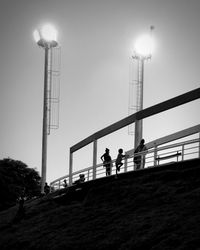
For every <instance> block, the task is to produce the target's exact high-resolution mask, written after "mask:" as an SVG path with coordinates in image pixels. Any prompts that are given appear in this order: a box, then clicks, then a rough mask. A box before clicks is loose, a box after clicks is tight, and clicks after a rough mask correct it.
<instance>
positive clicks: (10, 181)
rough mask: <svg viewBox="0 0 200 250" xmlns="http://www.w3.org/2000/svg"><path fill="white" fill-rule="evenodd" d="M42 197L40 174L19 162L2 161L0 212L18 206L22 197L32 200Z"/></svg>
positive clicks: (0, 162) (8, 159)
mask: <svg viewBox="0 0 200 250" xmlns="http://www.w3.org/2000/svg"><path fill="white" fill-rule="evenodd" d="M38 195H40V176H39V173H38V172H37V171H36V170H35V169H33V168H28V166H27V165H26V164H25V163H23V162H21V161H17V160H13V159H10V158H7V159H3V160H0V197H1V202H0V210H4V209H7V208H9V207H11V206H13V205H15V204H16V202H17V201H18V199H19V198H20V197H22V196H23V197H24V198H25V199H30V198H32V197H35V196H38Z"/></svg>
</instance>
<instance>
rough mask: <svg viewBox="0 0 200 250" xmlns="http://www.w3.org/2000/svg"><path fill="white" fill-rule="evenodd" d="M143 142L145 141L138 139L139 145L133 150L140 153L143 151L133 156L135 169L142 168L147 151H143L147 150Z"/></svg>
mask: <svg viewBox="0 0 200 250" xmlns="http://www.w3.org/2000/svg"><path fill="white" fill-rule="evenodd" d="M144 143H145V140H144V139H142V140H141V141H140V144H139V146H138V147H137V148H136V149H135V151H134V153H142V152H144V153H143V154H141V155H136V156H134V163H135V164H136V169H141V168H144V165H145V155H146V153H147V152H145V151H147V147H146V146H145V144H144Z"/></svg>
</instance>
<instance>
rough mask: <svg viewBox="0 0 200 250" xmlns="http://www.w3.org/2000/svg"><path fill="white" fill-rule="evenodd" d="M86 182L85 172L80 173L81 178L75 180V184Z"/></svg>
mask: <svg viewBox="0 0 200 250" xmlns="http://www.w3.org/2000/svg"><path fill="white" fill-rule="evenodd" d="M83 182H85V175H84V174H79V179H78V180H76V181H75V182H74V184H81V183H83Z"/></svg>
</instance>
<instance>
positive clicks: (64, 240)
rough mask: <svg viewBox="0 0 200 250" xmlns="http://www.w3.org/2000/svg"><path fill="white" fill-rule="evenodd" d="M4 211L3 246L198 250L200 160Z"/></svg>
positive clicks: (0, 222) (0, 227)
mask: <svg viewBox="0 0 200 250" xmlns="http://www.w3.org/2000/svg"><path fill="white" fill-rule="evenodd" d="M25 209H26V214H25V217H24V218H23V219H22V220H21V221H18V222H14V221H13V218H14V216H15V214H16V211H17V207H13V208H11V209H9V210H7V211H4V212H1V213H0V249H1V250H8V249H9V250H10V249H21V250H29V249H31V250H36V249H38V250H43V249H45V250H46V249H51V250H54V249H79V250H80V249H81V250H84V249H87V250H90V249H95V250H102V249H104V250H106V249H109V250H110V249H115V250H117V249H120V250H126V249H127V250H129V249H130V250H132V249H134V250H139V249H145V250H148V249H149V250H150V249H152V250H158V249H159V250H165V249H173V250H174V249H176V250H177V249H178V250H179V249H181V250H182V249H185V250H195V249H200V159H197V160H191V161H185V162H182V163H174V164H170V165H168V166H163V167H156V168H152V169H146V170H141V171H137V172H136V171H135V172H129V173H126V174H121V175H119V178H118V179H115V178H114V176H111V177H109V178H103V179H98V180H96V181H92V182H88V183H87V182H86V183H84V184H82V186H80V188H78V189H77V188H76V187H72V188H70V189H68V190H67V191H66V190H62V192H57V193H54V194H50V195H49V196H46V197H43V198H41V199H37V200H34V201H29V202H26V203H25Z"/></svg>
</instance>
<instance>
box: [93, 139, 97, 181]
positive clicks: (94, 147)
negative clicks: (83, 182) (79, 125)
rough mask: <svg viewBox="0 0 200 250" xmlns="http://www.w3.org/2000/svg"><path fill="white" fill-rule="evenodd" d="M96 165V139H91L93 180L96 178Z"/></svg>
mask: <svg viewBox="0 0 200 250" xmlns="http://www.w3.org/2000/svg"><path fill="white" fill-rule="evenodd" d="M96 167H97V140H94V141H93V180H95V179H96Z"/></svg>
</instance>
